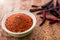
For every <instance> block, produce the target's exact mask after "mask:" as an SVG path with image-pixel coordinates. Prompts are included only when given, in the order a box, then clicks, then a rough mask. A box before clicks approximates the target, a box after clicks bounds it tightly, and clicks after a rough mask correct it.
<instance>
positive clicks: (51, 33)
mask: <svg viewBox="0 0 60 40" xmlns="http://www.w3.org/2000/svg"><path fill="white" fill-rule="evenodd" d="M49 1H50V0H3V1H1V3H0V24H1V20H2V18H3V16H4V15H5V14H7V13H8V12H10V11H12V10H20V9H23V10H29V9H30V8H31V5H38V6H41V5H44V4H45V3H47V2H49ZM55 1H56V0H54V4H55ZM33 14H34V15H35V16H36V18H37V24H36V27H35V29H34V30H33V32H32V33H31V34H30V35H28V36H26V37H24V38H15V37H11V36H9V35H8V34H7V33H6V32H5V31H4V30H3V29H2V28H1V25H0V40H60V23H55V24H54V25H50V24H49V21H46V22H45V24H44V25H43V26H41V27H39V24H40V23H41V22H42V19H40V15H39V16H38V15H36V13H33ZM47 16H50V17H53V16H52V15H47Z"/></svg>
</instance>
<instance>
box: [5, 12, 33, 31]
mask: <svg viewBox="0 0 60 40" xmlns="http://www.w3.org/2000/svg"><path fill="white" fill-rule="evenodd" d="M32 24H33V20H32V19H31V17H29V16H28V15H26V14H21V13H17V14H13V15H11V16H10V17H8V18H7V19H6V22H5V25H6V28H7V29H8V30H10V31H12V32H23V31H25V30H27V29H29V28H30V27H31V26H32Z"/></svg>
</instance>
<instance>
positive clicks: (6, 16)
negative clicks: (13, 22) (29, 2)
mask: <svg viewBox="0 0 60 40" xmlns="http://www.w3.org/2000/svg"><path fill="white" fill-rule="evenodd" d="M16 13H24V14H26V15H28V16H30V17H31V18H32V20H33V25H32V26H31V27H30V28H29V29H27V30H26V31H24V32H12V31H9V30H8V29H7V28H6V26H5V24H4V23H5V21H6V19H7V18H8V17H9V16H11V15H12V14H16ZM27 13H28V14H27ZM8 15H9V16H8ZM32 16H33V17H32ZM1 25H2V29H3V30H5V31H6V32H7V33H10V34H24V33H27V32H29V31H31V30H32V29H33V28H34V27H35V25H36V17H35V15H33V14H32V13H31V12H29V11H27V10H15V11H12V12H9V13H7V14H6V15H5V16H4V17H3V19H2V22H1Z"/></svg>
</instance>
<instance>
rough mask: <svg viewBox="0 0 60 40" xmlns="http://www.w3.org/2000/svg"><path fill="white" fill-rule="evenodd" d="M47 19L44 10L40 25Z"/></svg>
mask: <svg viewBox="0 0 60 40" xmlns="http://www.w3.org/2000/svg"><path fill="white" fill-rule="evenodd" d="M45 21H46V11H45V10H44V11H43V20H42V23H41V24H40V26H42V25H43V24H44V23H45Z"/></svg>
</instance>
